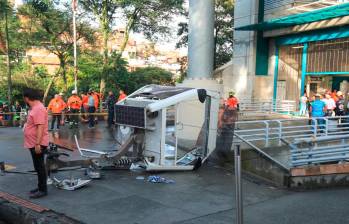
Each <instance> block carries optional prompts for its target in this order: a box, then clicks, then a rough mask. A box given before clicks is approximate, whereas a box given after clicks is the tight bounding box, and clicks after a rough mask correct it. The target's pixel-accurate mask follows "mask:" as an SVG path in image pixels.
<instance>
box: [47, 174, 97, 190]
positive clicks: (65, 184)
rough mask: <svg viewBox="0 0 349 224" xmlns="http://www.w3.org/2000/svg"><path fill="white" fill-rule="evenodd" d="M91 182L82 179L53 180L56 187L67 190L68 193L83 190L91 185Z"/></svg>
mask: <svg viewBox="0 0 349 224" xmlns="http://www.w3.org/2000/svg"><path fill="white" fill-rule="evenodd" d="M90 182H91V180H82V179H80V178H79V179H73V178H71V179H65V180H62V181H60V180H58V179H57V178H56V177H54V178H53V183H54V185H55V186H56V187H57V188H59V189H62V190H67V191H75V190H77V189H79V188H82V187H84V186H86V185H87V184H89V183H90Z"/></svg>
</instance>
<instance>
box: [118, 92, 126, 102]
mask: <svg viewBox="0 0 349 224" xmlns="http://www.w3.org/2000/svg"><path fill="white" fill-rule="evenodd" d="M126 97H127V95H126V93H125V92H124V90H122V89H121V90H120V91H119V98H118V102H120V101H121V100H123V99H125V98H126Z"/></svg>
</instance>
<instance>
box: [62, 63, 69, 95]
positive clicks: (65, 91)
mask: <svg viewBox="0 0 349 224" xmlns="http://www.w3.org/2000/svg"><path fill="white" fill-rule="evenodd" d="M62 77H63V82H64V95H65V96H67V94H68V83H67V72H66V70H65V63H63V65H62Z"/></svg>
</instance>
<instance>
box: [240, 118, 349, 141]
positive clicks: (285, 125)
mask: <svg viewBox="0 0 349 224" xmlns="http://www.w3.org/2000/svg"><path fill="white" fill-rule="evenodd" d="M318 120H323V124H321V123H320V124H318ZM338 120H341V121H342V123H336V124H333V123H331V122H332V121H338ZM243 126H246V128H243ZM253 126H254V127H253ZM235 133H237V134H239V136H242V137H243V138H244V139H246V140H248V141H250V142H251V141H264V142H265V144H266V145H269V143H270V140H279V145H280V144H281V138H282V137H287V138H291V139H292V138H300V137H305V138H306V137H318V136H333V135H339V134H340V135H343V134H349V116H338V117H321V118H294V119H279V120H257V121H238V122H236V123H235Z"/></svg>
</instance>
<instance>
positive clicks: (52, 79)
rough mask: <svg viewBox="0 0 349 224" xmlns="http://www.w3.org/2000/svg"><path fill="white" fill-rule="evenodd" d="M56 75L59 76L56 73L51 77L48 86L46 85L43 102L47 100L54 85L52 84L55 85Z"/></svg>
mask: <svg viewBox="0 0 349 224" xmlns="http://www.w3.org/2000/svg"><path fill="white" fill-rule="evenodd" d="M56 77H57V76H56V75H54V76H53V77H52V78H51V80H50V82H49V83H48V85H47V87H46V90H45V93H44V97H43V99H42V102H43V103H45V102H46V99H47V96H48V93H49V92H50V89H51V87H52V85H53V83H54V81H55V79H56Z"/></svg>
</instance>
